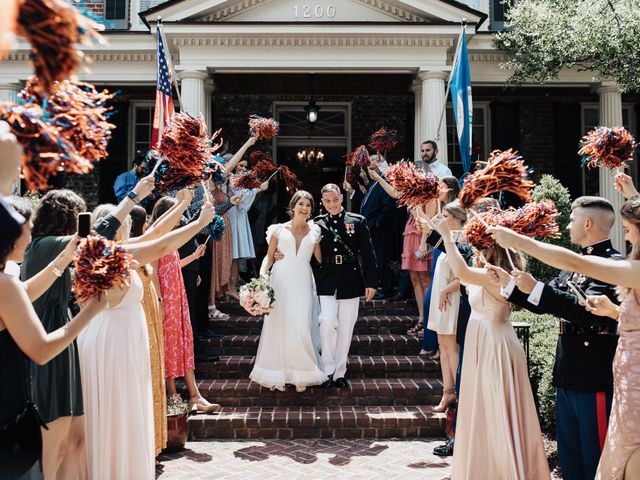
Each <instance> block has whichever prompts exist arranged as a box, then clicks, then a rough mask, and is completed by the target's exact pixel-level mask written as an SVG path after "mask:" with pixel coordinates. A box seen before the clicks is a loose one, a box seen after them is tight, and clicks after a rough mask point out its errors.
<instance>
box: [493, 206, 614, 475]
mask: <svg viewBox="0 0 640 480" xmlns="http://www.w3.org/2000/svg"><path fill="white" fill-rule="evenodd" d="M614 219H615V212H614V210H613V206H612V205H611V203H610V202H609V201H608V200H606V199H604V198H601V197H580V198H578V199H576V200H575V201H574V202H573V204H572V206H571V222H570V223H569V232H570V235H571V241H572V242H573V243H574V244H577V245H580V247H582V254H583V255H597V256H599V257H605V258H619V259H622V256H621V255H620V253H619V252H617V251H616V250H615V249H614V248H613V246H612V245H611V241H610V240H609V231H610V230H611V227H612V226H613V222H614ZM569 281H571V282H573V283H575V284H576V285H578V286H579V287H580V288H581V289H582V290H583V291H584V292H585V293H586V294H587V295H607V296H608V297H609V298H611V299H612V300H614V301H615V300H616V292H615V287H614V286H613V285H610V284H607V283H603V282H600V281H598V280H595V279H593V278H588V277H585V276H584V275H578V274H576V273H572V272H561V273H560V275H558V276H557V277H556V278H554V279H553V280H552V281H551V282H549V283H548V284H544V283H542V282H537V281H536V280H535V279H534V278H533V277H532V276H531V275H530V274H528V273H524V272H516V274H515V275H514V280H512V281H511V282H510V283H509V285H507V286H506V287H504V288H503V289H502V295H503V296H504V297H505V298H506V299H507V300H509V301H510V302H511V303H514V304H516V305H520V306H522V307H524V308H526V309H527V310H530V311H532V312H534V313H548V314H551V315H554V316H556V317H558V318H560V337H559V338H558V345H557V347H556V361H555V364H554V368H553V383H554V386H555V387H556V415H557V418H556V436H557V440H558V454H559V459H560V468H561V469H562V475H563V478H565V479H567V480H583V479H591V478H594V476H595V473H596V468H597V466H598V461H599V459H600V452H601V450H602V446H603V445H604V439H605V436H606V432H607V423H608V420H609V412H610V410H611V399H612V391H613V374H612V364H613V357H614V355H615V350H616V345H617V342H618V336H617V323H616V321H615V320H612V319H610V318H607V317H598V316H595V315H593V314H591V313H590V312H588V311H587V310H586V309H585V308H584V307H583V306H581V305H580V304H579V300H578V297H577V296H576V295H575V294H574V293H573V292H572V290H571V289H570V287H569V286H568V282H569Z"/></svg>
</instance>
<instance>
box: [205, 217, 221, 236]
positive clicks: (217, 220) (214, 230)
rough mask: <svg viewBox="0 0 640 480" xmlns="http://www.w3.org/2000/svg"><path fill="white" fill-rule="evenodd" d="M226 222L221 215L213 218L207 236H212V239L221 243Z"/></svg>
mask: <svg viewBox="0 0 640 480" xmlns="http://www.w3.org/2000/svg"><path fill="white" fill-rule="evenodd" d="M224 228H225V225H224V220H223V219H222V217H221V216H220V215H216V216H215V217H213V220H212V222H211V223H210V224H209V225H208V226H207V229H206V230H207V234H208V235H211V238H212V239H213V240H214V241H216V242H217V241H219V240H220V239H221V238H222V235H223V234H224Z"/></svg>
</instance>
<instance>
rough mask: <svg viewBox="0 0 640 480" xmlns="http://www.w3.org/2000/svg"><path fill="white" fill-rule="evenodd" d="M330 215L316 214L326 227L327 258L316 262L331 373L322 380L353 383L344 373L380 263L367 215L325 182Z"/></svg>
mask: <svg viewBox="0 0 640 480" xmlns="http://www.w3.org/2000/svg"><path fill="white" fill-rule="evenodd" d="M321 200H322V204H323V206H324V208H325V210H326V211H327V212H328V213H326V214H325V215H320V216H318V217H316V219H315V220H314V221H315V223H316V224H317V225H318V226H319V227H320V229H321V231H322V239H321V240H320V249H321V251H322V264H318V263H317V262H312V265H313V273H314V277H315V281H316V290H317V293H318V296H319V297H320V316H319V317H320V318H319V320H320V346H321V350H322V369H323V371H324V373H325V374H326V375H327V376H328V377H329V380H327V381H326V382H325V383H324V384H323V386H324V387H325V388H329V387H331V386H333V385H334V384H335V385H336V386H337V387H339V388H346V387H348V386H349V384H348V382H347V381H346V380H345V378H344V376H345V373H346V371H347V357H348V355H349V347H350V346H351V337H352V336H353V327H354V326H355V324H356V320H357V319H358V309H359V307H360V297H361V296H363V295H366V299H367V300H371V299H372V298H373V296H374V295H375V293H376V284H377V280H378V269H377V265H376V256H375V252H374V250H373V246H372V244H371V236H370V233H369V228H368V227H367V221H366V220H365V219H364V217H362V216H361V215H358V214H355V213H350V212H347V211H345V210H344V208H342V200H343V197H342V192H341V191H340V188H339V187H338V186H337V185H334V184H332V183H330V184H328V185H325V186H324V187H323V188H322V192H321Z"/></svg>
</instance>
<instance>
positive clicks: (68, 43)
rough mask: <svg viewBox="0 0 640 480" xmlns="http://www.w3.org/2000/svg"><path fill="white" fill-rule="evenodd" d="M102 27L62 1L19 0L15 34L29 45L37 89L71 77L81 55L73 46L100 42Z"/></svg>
mask: <svg viewBox="0 0 640 480" xmlns="http://www.w3.org/2000/svg"><path fill="white" fill-rule="evenodd" d="M3 15H4V12H3ZM102 29H103V26H102V25H101V24H99V23H98V22H96V21H94V20H91V19H89V18H87V17H85V16H83V15H82V14H81V13H80V11H79V10H78V9H76V8H75V7H74V6H73V5H71V3H69V2H67V1H65V0H22V1H21V2H20V3H19V9H18V25H17V33H18V34H19V35H22V36H24V37H25V38H26V39H27V40H28V41H29V43H30V44H31V58H32V61H33V64H34V68H35V74H36V76H37V77H38V79H39V84H38V88H42V89H43V90H46V91H49V90H50V89H51V87H52V86H53V84H54V82H55V81H63V80H65V79H67V78H71V77H73V75H74V74H75V71H76V69H77V68H78V66H79V65H80V64H81V63H82V60H83V58H84V55H83V53H82V52H81V51H80V50H78V49H77V48H76V46H77V45H78V44H82V43H89V41H91V40H92V41H96V42H97V43H104V41H103V39H102V37H101V36H100V34H98V30H102Z"/></svg>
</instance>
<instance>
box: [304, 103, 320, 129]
mask: <svg viewBox="0 0 640 480" xmlns="http://www.w3.org/2000/svg"><path fill="white" fill-rule="evenodd" d="M318 110H320V107H318V106H316V102H315V100H310V101H309V105H307V106H306V107H304V111H305V113H306V115H307V122H309V124H310V125H315V123H316V122H317V121H318Z"/></svg>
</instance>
